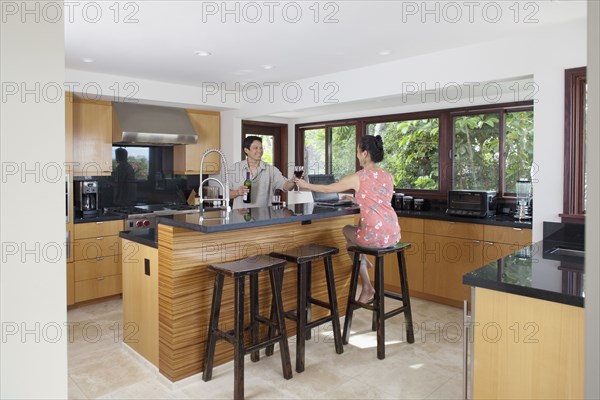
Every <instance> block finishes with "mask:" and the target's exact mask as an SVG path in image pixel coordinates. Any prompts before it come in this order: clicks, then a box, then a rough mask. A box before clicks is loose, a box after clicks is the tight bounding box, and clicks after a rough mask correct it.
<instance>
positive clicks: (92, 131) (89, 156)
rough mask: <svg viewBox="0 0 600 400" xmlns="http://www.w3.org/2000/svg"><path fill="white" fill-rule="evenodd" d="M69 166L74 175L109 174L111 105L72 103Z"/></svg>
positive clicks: (85, 102) (86, 102)
mask: <svg viewBox="0 0 600 400" xmlns="http://www.w3.org/2000/svg"><path fill="white" fill-rule="evenodd" d="M73 162H74V166H73V168H74V171H75V175H79V176H95V175H110V174H111V172H112V105H111V104H110V102H105V101H97V102H88V101H80V100H79V101H75V103H74V104H73Z"/></svg>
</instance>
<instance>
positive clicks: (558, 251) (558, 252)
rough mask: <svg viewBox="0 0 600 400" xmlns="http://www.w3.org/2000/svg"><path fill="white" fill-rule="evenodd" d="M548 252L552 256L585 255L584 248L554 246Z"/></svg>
mask: <svg viewBox="0 0 600 400" xmlns="http://www.w3.org/2000/svg"><path fill="white" fill-rule="evenodd" d="M548 253H549V254H552V255H554V256H568V257H585V250H573V249H565V248H563V247H555V248H553V249H552V250H550V251H548Z"/></svg>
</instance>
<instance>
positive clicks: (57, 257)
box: [0, 2, 67, 399]
mask: <svg viewBox="0 0 600 400" xmlns="http://www.w3.org/2000/svg"><path fill="white" fill-rule="evenodd" d="M7 3H8V2H7ZM7 3H4V2H3V7H4V5H5V4H7ZM11 4H12V5H14V6H16V7H17V9H18V8H20V7H21V5H22V4H24V3H18V2H14V3H11ZM38 5H39V4H38ZM56 5H58V6H62V2H56ZM29 6H30V7H29V8H30V9H34V8H33V6H32V4H31V3H30V5H29ZM3 11H5V9H4V8H3ZM48 15H50V14H48ZM21 16H22V14H21V13H20V12H18V13H17V14H16V15H12V14H10V13H6V14H3V19H5V21H3V22H2V28H1V35H0V36H1V46H0V48H1V57H0V58H1V60H2V61H1V63H2V64H1V69H0V71H1V74H2V86H3V87H2V94H3V99H2V103H1V115H2V118H1V121H2V122H1V139H0V142H1V150H0V151H1V152H0V154H1V160H2V180H1V190H0V192H1V208H0V218H1V221H2V223H1V228H0V231H1V238H2V264H1V267H0V318H1V323H2V340H1V342H0V354H2V357H1V360H0V397H1V398H5V399H8V398H10V399H13V398H67V336H66V326H65V325H64V323H65V322H66V264H65V262H66V257H65V255H66V254H65V252H64V250H65V246H64V245H65V225H64V224H65V217H64V210H65V181H64V176H63V175H62V167H63V164H64V160H65V112H64V110H65V106H64V97H63V92H62V88H63V82H64V80H65V68H64V34H63V23H62V20H58V21H54V22H52V21H51V20H46V19H44V18H39V19H38V21H39V22H36V15H35V12H34V13H33V14H29V15H26V16H25V18H24V19H25V23H23V22H22V21H21ZM38 17H39V15H38ZM22 84H23V85H25V86H21V85H22ZM36 85H39V89H38V88H36ZM15 88H18V92H17V93H14V94H11V93H13V90H15ZM56 88H58V91H55V90H53V89H56ZM21 89H28V90H31V92H29V93H28V94H27V95H26V96H25V97H24V98H22V97H21V94H22V93H23V92H21ZM36 97H37V98H36Z"/></svg>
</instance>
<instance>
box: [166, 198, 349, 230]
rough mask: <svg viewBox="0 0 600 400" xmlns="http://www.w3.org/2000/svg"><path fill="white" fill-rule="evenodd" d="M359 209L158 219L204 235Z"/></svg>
mask: <svg viewBox="0 0 600 400" xmlns="http://www.w3.org/2000/svg"><path fill="white" fill-rule="evenodd" d="M358 212H359V208H358V207H322V206H316V205H315V204H314V203H303V204H295V205H291V206H289V208H288V207H281V206H268V207H256V208H242V209H236V210H232V211H231V212H230V213H229V219H225V218H223V216H224V215H225V212H224V211H206V212H204V214H203V216H202V217H201V216H200V214H199V213H192V214H176V215H167V216H160V217H158V220H157V223H159V224H163V225H169V226H177V227H180V228H186V229H191V230H194V231H198V232H203V233H211V232H224V231H233V230H239V229H247V228H256V227H260V226H271V225H279V224H287V223H290V222H302V223H310V221H313V220H317V219H323V218H333V217H338V216H341V215H350V214H358Z"/></svg>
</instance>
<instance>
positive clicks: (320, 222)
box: [120, 203, 359, 382]
mask: <svg viewBox="0 0 600 400" xmlns="http://www.w3.org/2000/svg"><path fill="white" fill-rule="evenodd" d="M358 212H359V209H358V208H357V207H347V208H332V207H317V206H314V204H312V203H310V204H297V205H295V206H291V207H290V208H285V207H280V206H275V207H261V208H251V209H242V210H233V211H231V212H230V213H229V218H228V219H222V218H221V217H222V216H223V213H222V212H220V211H209V212H205V213H204V214H203V215H202V217H203V218H202V219H200V215H199V214H197V213H195V214H180V215H172V216H161V217H159V218H158V221H157V222H158V228H157V229H156V230H147V231H142V232H137V233H134V232H122V233H121V235H120V236H121V238H123V239H126V240H123V254H124V256H123V269H124V271H126V270H127V269H128V268H130V267H131V269H134V268H135V267H136V266H138V265H139V267H140V268H139V270H141V271H142V275H144V269H145V272H146V274H145V275H147V276H148V279H147V280H148V281H150V278H151V277H153V276H154V277H155V276H156V272H153V271H158V273H157V275H158V279H157V281H156V283H155V284H154V285H155V286H156V292H157V293H158V296H157V297H158V299H157V304H155V305H152V304H148V305H147V308H154V309H156V314H157V316H156V320H157V321H158V332H157V333H156V334H155V336H157V338H156V339H152V338H147V337H146V335H147V334H148V333H150V334H152V331H151V330H150V329H144V332H142V327H143V326H145V325H144V324H138V325H139V331H138V332H137V339H138V342H135V343H136V344H135V345H132V347H133V348H134V349H136V347H135V346H136V345H137V346H139V341H150V343H152V342H153V340H154V343H157V345H158V350H157V354H158V357H156V358H157V362H156V363H155V365H156V364H157V366H158V368H159V371H160V372H161V374H163V375H164V376H165V377H167V378H168V379H169V380H171V381H173V382H176V381H179V380H181V379H184V378H186V377H188V376H191V375H194V374H197V373H200V372H202V365H203V361H204V347H205V340H206V335H207V329H208V320H209V313H210V306H211V302H212V291H213V285H214V275H213V274H212V273H211V272H209V271H207V268H206V267H207V265H209V264H214V263H222V262H227V261H232V260H238V259H242V258H246V257H252V256H255V255H258V254H269V253H270V252H272V251H283V250H285V249H288V248H292V247H295V246H299V245H302V244H307V243H320V244H324V245H328V246H335V247H338V248H339V249H340V253H339V254H338V255H336V256H334V257H333V265H334V273H335V280H336V289H337V294H338V304H341V305H343V304H346V300H347V296H348V289H347V286H348V283H349V280H350V271H351V262H350V258H349V257H348V255H347V252H346V241H345V239H344V237H343V235H342V228H343V226H344V225H347V224H354V223H356V218H357V215H356V214H358ZM153 237H154V238H155V239H156V242H154V241H153ZM153 243H156V244H157V247H156V249H157V255H158V262H156V263H155V264H158V266H159V267H158V268H156V269H153V268H152V260H151V258H150V257H149V256H148V257H146V256H144V255H142V254H145V253H142V252H143V251H146V250H147V249H152V247H153ZM136 246H139V248H136ZM126 247H127V248H126ZM155 251H156V250H155ZM140 255H142V256H140ZM145 260H148V262H147V263H145ZM145 264H146V265H147V267H146V265H145ZM126 276H128V274H127V272H124V279H125V277H126ZM143 278H144V276H142V279H143ZM266 279H267V276H266V275H265V276H262V277H261V278H260V279H259V285H260V312H261V313H262V314H263V315H268V312H269V309H270V296H271V293H270V288H269V285H268V282H267V281H266ZM312 282H313V288H312V295H313V296H314V297H316V298H322V299H327V288H326V285H325V276H324V271H323V269H322V268H319V265H318V264H317V265H316V266H315V268H313V274H312ZM124 285H125V286H124V287H125V288H126V287H127V284H126V283H124ZM232 290H233V284H232V282H227V280H226V281H225V288H224V292H225V293H224V303H223V306H222V309H221V318H220V324H221V326H222V327H223V328H227V327H228V326H229V327H232V326H233V301H228V300H227V299H228V298H232ZM282 294H283V299H284V307H285V309H293V308H294V307H295V301H296V272H295V266H293V265H291V264H290V265H289V266H288V267H287V268H286V269H285V277H284V282H283V293H282ZM127 299H128V297H127V294H126V293H124V300H123V313H124V316H125V315H130V314H128V313H129V311H128V309H129V308H130V307H129V306H130V305H133V304H131V303H132V302H134V301H135V300H134V299H132V300H131V301H130V302H129V303H128V302H127ZM133 306H134V308H135V307H137V306H135V305H133ZM140 312H142V311H140ZM326 312H327V311H326V310H322V309H319V308H318V307H315V308H314V309H313V318H319V317H320V316H322V315H325V313H326ZM134 314H135V313H134ZM125 318H126V317H124V319H125ZM128 322H130V321H127V320H124V324H127V323H128ZM286 323H287V324H288V325H287V328H288V334H289V336H293V335H295V324H294V323H293V322H292V321H289V320H286ZM136 324H137V323H136ZM124 326H125V325H124ZM126 339H127V338H125V339H124V341H125V342H126V343H127V340H126ZM132 342H133V341H132ZM132 344H133V343H132ZM142 347H143V346H142ZM150 347H153V345H151V346H150ZM136 351H138V352H140V351H139V350H137V349H136ZM141 354H142V355H144V356H145V354H144V353H143V352H141ZM333 354H335V353H333ZM146 358H148V357H146ZM232 359H233V347H232V346H231V345H229V344H228V343H225V342H223V341H221V342H220V343H218V344H217V349H216V354H215V364H216V365H218V364H223V363H225V362H228V361H230V360H232ZM150 361H151V362H152V360H150Z"/></svg>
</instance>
